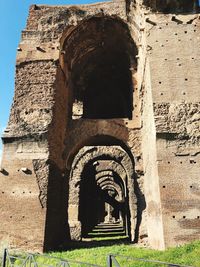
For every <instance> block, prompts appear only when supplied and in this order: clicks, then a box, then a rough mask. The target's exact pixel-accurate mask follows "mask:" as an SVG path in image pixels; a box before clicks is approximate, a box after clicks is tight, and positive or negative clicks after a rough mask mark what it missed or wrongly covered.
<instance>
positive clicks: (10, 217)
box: [10, 215, 25, 219]
mask: <svg viewBox="0 0 200 267" xmlns="http://www.w3.org/2000/svg"><path fill="white" fill-rule="evenodd" d="M12 217H13V216H12V215H11V216H10V219H12ZM22 218H23V219H24V218H25V216H22Z"/></svg>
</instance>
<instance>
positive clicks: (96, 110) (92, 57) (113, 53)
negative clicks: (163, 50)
mask: <svg viewBox="0 0 200 267" xmlns="http://www.w3.org/2000/svg"><path fill="white" fill-rule="evenodd" d="M136 55H137V48H136V46H135V44H134V42H133V40H132V38H131V35H130V32H129V29H128V26H127V24H126V23H125V22H123V21H122V20H121V19H119V18H118V17H114V16H113V17H111V16H103V15H99V16H93V17H91V18H88V19H86V20H84V21H82V22H81V23H79V24H78V25H77V26H76V27H74V28H72V29H70V30H68V31H67V32H66V33H65V34H64V35H63V37H62V39H61V55H60V64H61V68H62V70H63V72H64V73H65V77H66V84H67V87H68V90H70V94H69V99H68V100H69V101H68V106H69V109H70V114H71V117H72V118H74V119H75V118H84V119H112V118H129V119H131V118H132V113H133V90H134V84H133V75H134V73H135V72H136V69H137V62H136Z"/></svg>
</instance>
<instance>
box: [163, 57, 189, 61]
mask: <svg viewBox="0 0 200 267" xmlns="http://www.w3.org/2000/svg"><path fill="white" fill-rule="evenodd" d="M191 59H192V60H194V57H192V58H191ZM164 60H165V61H167V60H168V59H167V58H165V59H164ZM176 60H180V58H177V59H176Z"/></svg>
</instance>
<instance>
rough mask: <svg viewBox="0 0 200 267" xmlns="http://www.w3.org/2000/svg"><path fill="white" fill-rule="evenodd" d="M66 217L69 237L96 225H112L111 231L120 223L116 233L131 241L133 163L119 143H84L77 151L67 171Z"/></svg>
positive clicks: (75, 237) (77, 237)
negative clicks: (90, 144)
mask: <svg viewBox="0 0 200 267" xmlns="http://www.w3.org/2000/svg"><path fill="white" fill-rule="evenodd" d="M68 216H69V224H70V230H71V239H72V240H76V241H78V240H82V238H84V237H88V236H90V235H91V232H92V230H93V229H94V228H96V227H97V226H99V225H101V227H102V225H104V226H106V227H108V228H109V225H110V226H111V225H112V227H111V228H110V229H113V231H115V230H116V227H117V226H119V227H120V228H119V229H120V231H119V235H121V234H123V235H126V236H127V237H129V239H130V240H134V238H135V234H134V232H135V225H136V220H137V203H136V197H135V193H134V166H133V162H132V160H131V159H130V157H129V155H128V154H127V152H126V151H124V150H123V149H122V148H121V147H120V146H84V147H83V148H81V149H80V150H79V151H78V153H77V155H76V156H75V158H74V161H73V164H72V170H71V173H70V181H69V207H68ZM113 225H115V227H114V226H113ZM75 229H76V230H75Z"/></svg>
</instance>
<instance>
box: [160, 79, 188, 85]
mask: <svg viewBox="0 0 200 267" xmlns="http://www.w3.org/2000/svg"><path fill="white" fill-rule="evenodd" d="M185 81H186V82H187V81H188V78H185ZM158 83H159V84H162V82H161V81H159V82H158Z"/></svg>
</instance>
